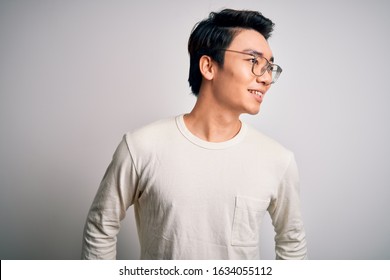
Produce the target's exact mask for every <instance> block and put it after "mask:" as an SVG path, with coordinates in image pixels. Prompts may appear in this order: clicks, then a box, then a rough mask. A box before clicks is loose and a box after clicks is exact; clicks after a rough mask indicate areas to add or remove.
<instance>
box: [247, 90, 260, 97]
mask: <svg viewBox="0 0 390 280" xmlns="http://www.w3.org/2000/svg"><path fill="white" fill-rule="evenodd" d="M249 92H250V93H253V94H256V95H258V96H260V97H262V96H263V94H262V93H261V92H260V91H258V90H251V89H250V90H249Z"/></svg>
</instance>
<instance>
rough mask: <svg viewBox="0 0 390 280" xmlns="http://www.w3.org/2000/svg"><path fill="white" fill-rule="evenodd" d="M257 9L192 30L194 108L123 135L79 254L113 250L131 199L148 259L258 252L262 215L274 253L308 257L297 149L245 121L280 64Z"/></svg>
mask: <svg viewBox="0 0 390 280" xmlns="http://www.w3.org/2000/svg"><path fill="white" fill-rule="evenodd" d="M272 30H273V23H272V22H271V21H270V20H269V19H267V18H265V17H263V16H262V15H261V14H260V13H258V12H253V11H236V10H229V9H226V10H222V11H221V12H219V13H211V14H210V16H209V17H208V18H207V19H205V20H203V21H201V22H200V23H198V25H197V26H196V27H195V29H194V30H193V31H192V34H191V36H190V39H189V44H188V50H189V54H190V75H189V83H190V86H191V89H192V92H193V93H194V94H195V95H196V96H197V101H196V104H195V106H194V108H193V110H192V111H191V112H190V113H189V114H185V115H180V116H177V117H176V118H173V119H168V120H162V121H159V122H156V123H153V124H151V125H148V126H146V127H144V128H141V129H138V130H137V131H135V132H133V133H128V134H126V135H125V136H124V137H123V140H122V142H121V143H120V144H119V147H118V148H117V150H116V152H115V154H114V156H113V160H112V162H111V164H110V165H109V167H108V169H107V172H106V174H105V176H104V178H103V180H102V183H101V185H100V188H99V190H98V193H97V195H96V197H95V200H94V202H93V204H92V207H91V209H90V212H89V215H88V219H87V222H86V226H85V232H84V240H83V252H82V257H83V258H86V259H113V258H115V256H116V235H117V233H118V231H119V226H120V221H121V220H122V219H123V218H124V217H125V214H126V210H127V208H128V207H129V206H131V205H134V210H135V217H136V223H137V228H138V236H139V240H140V245H141V256H140V257H141V259H258V258H260V256H259V251H260V250H259V234H260V225H261V221H262V218H263V216H264V214H265V212H266V211H268V212H269V214H270V216H271V218H272V223H273V226H274V227H275V232H276V236H275V243H276V246H275V251H276V258H277V259H304V258H306V241H305V233H304V228H303V223H302V218H301V213H300V202H299V189H298V188H299V187H298V174H297V168H296V164H295V160H294V156H293V154H292V153H291V152H290V151H288V150H286V149H285V148H284V147H282V146H281V145H279V144H278V143H276V142H275V141H273V140H272V139H270V138H268V137H266V136H265V135H263V134H261V133H260V132H257V131H255V130H254V129H253V128H252V127H250V126H249V125H246V124H245V123H243V122H241V121H240V119H239V117H240V115H241V114H243V113H248V114H257V113H258V112H259V109H260V105H261V104H262V102H263V99H264V96H265V94H266V92H267V91H268V89H269V88H270V86H271V84H272V83H273V82H275V81H276V79H277V78H278V76H279V74H280V73H281V71H282V70H281V68H280V67H279V66H277V65H276V64H273V55H272V52H271V49H270V47H269V45H268V42H267V39H268V38H269V36H270V34H271V32H272Z"/></svg>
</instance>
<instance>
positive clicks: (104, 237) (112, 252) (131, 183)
mask: <svg viewBox="0 0 390 280" xmlns="http://www.w3.org/2000/svg"><path fill="white" fill-rule="evenodd" d="M137 180H138V176H137V172H136V170H135V168H134V164H133V161H132V158H131V156H130V152H129V149H128V146H127V144H126V141H125V139H123V140H122V142H121V143H120V144H119V146H118V148H117V149H116V151H115V153H114V155H113V158H112V161H111V163H110V165H109V166H108V168H107V171H106V173H105V174H104V177H103V179H102V182H101V183H100V187H99V190H98V191H97V194H96V196H95V199H94V201H93V203H92V206H91V208H90V210H89V213H88V217H87V221H86V223H85V227H84V237H83V245H82V255H81V258H82V259H115V258H116V240H117V237H116V236H117V234H118V232H119V228H120V221H121V220H123V219H124V217H125V216H126V210H127V208H128V207H129V206H130V205H132V204H133V203H134V200H135V198H136V197H137Z"/></svg>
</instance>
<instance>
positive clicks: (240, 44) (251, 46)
mask: <svg viewBox="0 0 390 280" xmlns="http://www.w3.org/2000/svg"><path fill="white" fill-rule="evenodd" d="M229 48H230V49H234V50H237V51H244V50H254V51H256V52H259V53H262V54H263V55H264V56H265V57H266V58H271V57H272V51H271V48H270V46H269V44H268V42H267V40H266V39H265V38H264V36H263V35H261V34H260V33H259V32H257V31H255V30H252V29H243V30H241V31H239V32H238V34H237V35H236V36H235V37H234V39H233V41H232V42H231V44H230V46H229Z"/></svg>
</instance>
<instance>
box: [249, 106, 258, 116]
mask: <svg viewBox="0 0 390 280" xmlns="http://www.w3.org/2000/svg"><path fill="white" fill-rule="evenodd" d="M259 112H260V107H257V108H251V109H249V110H248V111H247V113H248V114H249V115H257V114H258V113H259Z"/></svg>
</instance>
